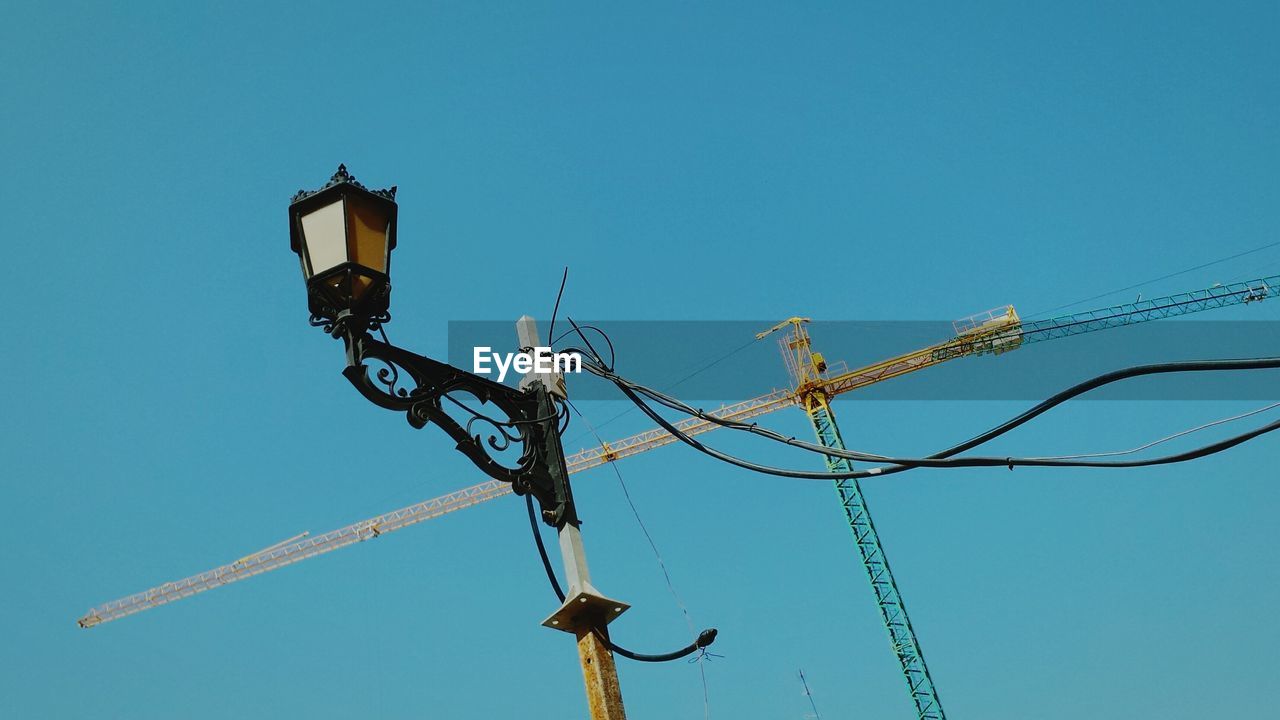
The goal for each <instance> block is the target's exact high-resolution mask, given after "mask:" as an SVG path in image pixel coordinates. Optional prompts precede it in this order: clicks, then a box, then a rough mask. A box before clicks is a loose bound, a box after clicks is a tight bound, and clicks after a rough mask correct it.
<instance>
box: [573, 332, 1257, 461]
mask: <svg viewBox="0 0 1280 720" xmlns="http://www.w3.org/2000/svg"><path fill="white" fill-rule="evenodd" d="M569 322H570V323H571V324H572V323H573V320H572V319H571V318H570V319H569ZM575 328H576V325H575ZM578 335H579V337H581V338H582V340H583V342H584V343H586V344H587V347H588V348H590V349H591V351H592V355H593V356H594V358H595V363H594V364H593V363H591V362H587V363H584V367H586V368H587V369H588V370H590V371H591V372H592V373H594V374H596V375H599V376H601V377H603V378H605V379H608V380H610V381H611V382H613V383H614V384H615V385H616V386H617V387H618V389H619V390H621V391H622V393H623V394H624V395H626V396H627V397H628V399H630V400H631V401H632V402H633V403H634V404H635V405H636V406H637V407H638V408H640V410H641V411H643V412H644V413H645V414H646V415H648V416H649V417H650V418H651V419H652V420H654V421H655V422H657V423H658V425H660V426H661V427H662V428H663V429H664V430H666V431H667V432H668V433H670V434H671V435H673V436H674V437H676V438H677V439H679V440H680V441H682V442H684V443H685V444H687V445H689V446H690V447H693V448H694V449H696V450H698V451H700V452H703V453H706V454H708V455H711V456H712V457H715V458H716V459H719V460H722V461H724V462H728V463H731V464H733V465H737V466H738V467H742V468H746V469H749V470H754V471H756V472H762V473H767V474H771V475H779V476H782V477H791V478H801V479H815V480H826V479H856V478H865V477H873V476H878V475H887V474H893V473H897V472H902V471H904V470H909V469H913V468H916V467H1003V466H1007V467H1009V468H1010V469H1013V468H1014V467H1018V466H1028V467H1144V466H1151V465H1163V464H1169V463H1176V462H1185V461H1187V460H1193V459H1197V458H1200V457H1205V456H1207V455H1212V454H1214V453H1217V452H1221V451H1223V450H1226V449H1228V448H1231V447H1234V446H1236V445H1239V444H1240V443H1243V442H1246V441H1248V440H1251V439H1253V438H1254V437H1257V436H1259V435H1262V434H1265V433H1268V432H1272V431H1274V430H1276V429H1280V422H1278V423H1271V424H1269V425H1265V426H1262V427H1260V428H1256V429H1255V430H1252V431H1249V432H1246V433H1242V434H1240V435H1236V436H1233V437H1231V438H1227V439H1226V440H1223V441H1219V442H1217V443H1212V444H1209V445H1205V446H1203V447H1200V448H1196V449H1193V450H1190V451H1187V452H1183V453H1177V454H1174V455H1166V456H1161V457H1157V458H1150V459H1146V460H1127V461H1086V460H1065V459H1049V458H1015V457H1005V458H997V457H969V458H952V457H950V456H952V455H955V454H956V453H959V452H963V451H964V450H967V449H970V448H973V447H976V446H977V445H981V444H982V443H985V442H987V441H988V440H991V439H993V438H995V437H998V436H1000V435H1003V434H1004V433H1006V432H1008V431H1010V430H1012V429H1013V428H1015V427H1018V426H1019V425H1022V424H1023V423H1025V422H1027V421H1029V420H1031V419H1032V418H1034V417H1036V416H1038V415H1040V414H1042V413H1044V412H1045V411H1047V410H1049V409H1050V408H1052V407H1054V406H1056V405H1059V404H1061V403H1063V402H1065V401H1066V400H1068V399H1070V398H1072V397H1076V396H1078V395H1081V394H1084V393H1086V392H1089V391H1090V390H1093V389H1096V388H1098V387H1101V386H1103V385H1107V384H1109V383H1113V382H1118V381H1120V380H1125V379H1128V378H1132V377H1138V376H1141V375H1153V374H1163V373H1172V372H1197V371H1222V370H1257V369H1272V368H1277V367H1280V358H1252V359H1238V360H1201V361H1187V362H1172V363H1159V364H1153V365H1139V366H1135V367H1130V368H1124V369H1121V370H1116V371H1113V372H1110V373H1105V374H1103V375H1099V376H1097V377H1095V378H1092V379H1090V380H1086V381H1084V382H1082V383H1079V384H1077V385H1075V386H1072V387H1071V388H1068V389H1066V390H1064V391H1062V392H1060V393H1057V394H1056V395H1054V396H1052V397H1051V398H1049V399H1048V400H1045V401H1043V402H1041V403H1039V404H1037V405H1036V406H1035V407H1033V408H1031V409H1029V410H1027V411H1026V412H1024V413H1022V414H1021V415H1019V416H1017V417H1015V418H1013V419H1011V420H1009V421H1007V422H1005V423H1003V424H1001V425H999V426H997V427H996V428H993V429H991V430H989V431H987V432H985V433H982V434H980V435H978V436H976V437H974V438H971V439H970V440H968V441H965V442H964V443H961V444H960V445H957V446H955V447H952V448H949V449H948V450H944V451H942V452H939V453H935V454H934V455H930V456H928V457H926V458H891V457H885V456H880V455H870V454H867V453H860V452H856V451H849V450H839V449H835V448H828V447H825V446H822V445H816V444H814V443H806V442H802V441H799V440H796V439H795V438H787V437H785V436H783V435H781V434H779V433H776V432H773V431H771V430H767V429H764V428H760V427H759V426H757V425H756V424H754V423H743V422H740V421H734V420H725V419H723V418H718V417H716V416H714V415H708V414H706V413H704V412H702V411H700V410H695V409H693V408H691V407H689V406H688V405H686V404H684V403H681V402H680V401H678V400H675V399H673V398H670V397H668V396H666V395H664V394H662V393H660V392H658V391H655V390H652V389H650V388H646V387H644V386H641V385H638V384H636V383H632V382H630V381H628V380H626V379H625V378H622V377H620V376H618V375H617V374H616V373H614V372H613V371H612V369H611V368H605V367H603V361H602V359H601V358H600V356H599V354H598V353H596V352H595V351H594V348H591V344H590V343H589V342H587V340H586V337H585V336H583V335H582V333H581V331H579V332H578ZM579 352H581V351H579ZM636 392H641V393H644V394H645V395H647V396H649V397H651V398H653V399H654V400H656V401H657V402H659V403H662V404H664V405H666V406H667V407H671V408H673V409H676V410H679V411H682V412H685V413H687V414H690V415H693V416H695V417H698V418H700V419H703V420H706V421H708V422H712V423H715V424H717V425H721V426H724V427H729V428H732V429H736V430H743V431H746V432H751V433H754V434H757V435H761V436H762V437H766V438H769V439H772V440H775V441H777V442H781V443H784V444H787V445H790V446H793V447H797V448H800V449H804V450H809V451H811V452H817V453H821V454H823V455H827V456H829V457H839V458H844V459H850V460H860V461H869V462H884V463H890V464H891V466H890V467H885V468H872V469H869V470H858V471H850V472H847V473H832V472H824V473H819V472H809V471H796V470H787V469H784V468H775V467H770V466H766V465H760V464H757V463H752V462H750V461H746V460H742V459H740V458H736V457H733V456H731V455H727V454H725V453H722V452H720V451H718V450H715V449H714V448H709V447H707V446H705V445H703V444H702V443H700V442H698V441H697V440H694V439H693V438H692V437H691V436H689V435H688V434H687V433H684V432H683V431H681V430H679V429H678V428H676V427H675V426H673V425H672V424H671V423H669V422H668V421H667V420H666V419H665V418H663V417H661V416H660V415H658V414H657V413H656V412H655V411H654V410H653V409H652V408H651V407H650V406H649V405H648V403H646V402H644V401H643V400H641V399H640V398H639V397H638V396H637V395H636V394H635V393H636Z"/></svg>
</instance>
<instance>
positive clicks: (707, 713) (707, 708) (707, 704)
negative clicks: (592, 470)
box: [566, 400, 711, 720]
mask: <svg viewBox="0 0 1280 720" xmlns="http://www.w3.org/2000/svg"><path fill="white" fill-rule="evenodd" d="M566 402H567V403H569V407H570V408H571V409H572V410H573V412H574V414H576V415H577V416H578V417H579V418H580V419H581V420H582V422H583V423H584V424H585V425H586V426H587V429H588V430H589V431H590V432H591V434H592V435H594V436H595V438H596V442H598V443H600V444H601V445H604V439H603V438H601V437H600V433H598V432H597V431H596V428H595V426H594V425H592V424H591V421H590V420H588V419H587V416H586V415H583V414H582V411H581V410H579V409H578V406H576V405H574V404H573V401H572V400H566ZM609 466H610V467H612V468H613V474H614V475H615V476H617V478H618V486H619V487H621V488H622V496H623V497H625V498H626V499H627V505H628V506H630V507H631V514H632V515H633V516H635V519H636V524H637V525H639V526H640V532H642V533H644V539H645V540H647V541H648V542H649V548H650V549H652V550H653V556H654V557H655V558H657V560H658V567H659V568H661V569H662V577H663V579H665V580H666V581H667V590H669V591H671V597H673V598H675V601H676V605H677V606H679V608H680V612H681V613H682V614H683V615H684V621H685V624H686V625H688V626H689V634H691V635H692V634H694V633H695V632H697V631H696V630H695V629H694V625H693V617H692V616H691V615H690V614H689V608H688V607H686V606H685V604H684V600H683V599H682V598H681V597H680V593H679V592H677V591H676V586H675V584H674V583H672V582H671V573H670V572H668V571H667V563H666V562H664V561H663V559H662V553H661V552H659V551H658V545H657V543H655V542H654V541H653V536H652V535H650V534H649V528H648V527H646V526H645V524H644V519H642V518H641V517H640V511H639V510H638V509H636V504H635V501H634V500H632V499H631V491H629V490H628V489H627V483H626V481H625V480H623V479H622V471H621V470H619V469H618V463H609ZM706 652H707V649H706V648H701V653H699V654H698V656H697V658H695V659H697V660H701V659H702V657H703V656H704V655H705V654H706ZM698 672H699V674H700V675H701V676H702V715H703V717H704V718H706V720H710V718H711V699H710V693H709V691H708V690H707V669H706V667H705V665H704V664H703V663H701V662H699V663H698Z"/></svg>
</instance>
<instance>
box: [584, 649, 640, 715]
mask: <svg viewBox="0 0 1280 720" xmlns="http://www.w3.org/2000/svg"><path fill="white" fill-rule="evenodd" d="M576 634H577V636H578V658H579V659H580V660H581V661H582V680H583V682H585V683H586V686H587V709H589V710H590V711H591V719H592V720H624V718H626V717H627V713H626V711H625V710H623V708H622V687H621V686H620V685H619V684H618V668H617V667H616V666H615V665H614V664H613V652H612V651H611V650H609V645H608V643H607V642H606V640H607V638H608V630H606V629H605V628H600V629H598V630H579V631H577V633H576Z"/></svg>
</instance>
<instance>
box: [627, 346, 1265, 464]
mask: <svg viewBox="0 0 1280 720" xmlns="http://www.w3.org/2000/svg"><path fill="white" fill-rule="evenodd" d="M1270 367H1280V359H1276V364H1275V365H1271V366H1270ZM619 389H620V390H622V392H623V394H625V395H626V396H627V397H628V398H629V399H631V401H632V402H634V403H636V404H637V406H638V407H639V408H640V410H641V411H642V412H644V413H645V414H646V415H648V416H649V417H650V418H651V419H652V420H653V421H654V422H656V423H658V425H660V426H662V428H663V429H664V430H666V431H667V432H668V433H670V434H672V435H673V436H675V437H676V438H677V439H678V440H680V441H681V442H684V443H685V444H686V445H689V446H690V447H692V448H694V449H696V450H698V451H700V452H703V453H706V454H707V455H710V456H712V457H714V458H716V459H718V460H722V461H724V462H727V463H730V464H732V465H736V466H738V467H741V468H745V469H748V470H753V471H755V472H760V473H765V474H768V475H777V476H779V477H788V478H799V479H805V480H844V479H858V478H866V477H875V476H878V475H884V474H889V473H890V472H902V471H904V470H910V469H913V468H917V467H936V468H946V467H1008V468H1010V469H1012V468H1014V467H1100V468H1101V467H1107V468H1121V467H1124V468H1127V467H1146V466H1152V465H1167V464H1171V463H1178V462H1186V461H1188V460H1195V459H1197V458H1201V457H1205V456H1208V455H1213V454H1215V453H1218V452H1222V451H1223V450H1227V449H1229V448H1232V447H1235V446H1236V445H1239V444H1241V443H1243V442H1246V441H1248V440H1252V439H1253V438H1255V437H1257V436H1259V435H1263V434H1265V433H1269V432H1273V431H1275V430H1280V420H1278V421H1276V422H1273V423H1270V424H1267V425H1264V426H1262V427H1259V428H1255V429H1254V430H1250V431H1248V432H1245V433H1241V434H1240V435H1235V436H1233V437H1230V438H1227V439H1225V440H1221V441H1219V442H1216V443H1211V444H1209V445H1205V446H1202V447H1199V448H1195V449H1193V450H1188V451H1186V452H1182V453H1177V454H1174V455H1165V456H1161V457H1156V458H1150V459H1146V460H1125V461H1098V460H1093V461H1090V460H1053V459H1047V458H1019V457H1004V458H1000V457H961V458H948V459H934V458H910V459H907V458H884V459H883V460H877V461H879V462H889V463H893V464H894V465H893V466H891V467H888V468H872V469H870V470H856V471H850V472H810V471H803V470H788V469H786V468H777V467H772V466H768V465H760V464H758V463H753V462H750V461H747V460H742V459H740V458H737V457H734V456H732V455H728V454H726V453H723V452H720V451H719V450H716V449H714V448H710V447H707V446H705V445H703V444H702V443H700V442H698V441H697V440H695V439H694V438H693V437H691V436H689V435H688V434H687V433H685V432H683V431H681V430H680V429H679V428H676V427H675V426H674V425H672V424H671V423H670V422H668V421H667V420H666V418H663V417H662V416H661V415H659V414H658V413H657V412H656V411H654V410H653V408H651V407H649V405H648V403H645V402H644V401H643V400H641V399H640V398H639V397H637V396H636V395H635V393H633V392H632V391H631V390H630V389H629V388H627V387H626V386H625V385H621V386H619ZM827 454H829V455H832V456H835V457H848V456H849V455H851V453H848V452H841V451H839V450H835V449H831V450H830V452H829V453H827ZM853 455H856V454H853ZM853 459H858V458H857V457H854V458H853Z"/></svg>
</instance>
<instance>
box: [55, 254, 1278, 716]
mask: <svg viewBox="0 0 1280 720" xmlns="http://www.w3.org/2000/svg"><path fill="white" fill-rule="evenodd" d="M1277 295H1280V275H1274V276H1271V277H1266V278H1261V279H1258V280H1251V281H1247V282H1238V283H1232V284H1228V285H1222V284H1218V285H1214V286H1213V287H1211V288H1207V289H1204V290H1195V291H1192V292H1185V293H1180V294H1177V295H1171V296H1169V297H1163V298H1156V299H1151V300H1139V301H1137V302H1133V303H1128V304H1123V305H1115V306H1112V307H1108V308H1102V309H1099V310H1092V311H1088V312H1082V313H1074V314H1070V315H1064V316H1060V317H1055V318H1050V319H1046V320H1038V321H1034V322H1023V321H1022V320H1021V319H1020V318H1019V317H1018V314H1017V312H1016V311H1015V310H1014V308H1013V306H1012V305H1006V306H1002V307H1000V308H996V309H995V310H990V311H987V312H984V313H979V314H977V315H973V316H970V317H968V318H965V319H963V320H958V321H956V322H955V323H954V324H953V330H954V335H953V336H952V337H950V338H948V339H947V340H944V341H942V342H939V343H936V344H934V345H930V346H928V347H925V348H921V349H919V350H915V351H913V352H909V353H906V354H903V355H898V356H896V357H892V358H889V359H887V360H883V361H880V362H877V363H873V364H870V365H866V366H863V367H858V368H854V369H849V368H847V366H845V364H844V363H837V364H828V363H827V361H826V359H825V357H823V355H822V354H821V353H819V352H815V351H814V350H813V347H812V343H811V339H810V337H809V333H808V330H807V328H806V325H807V324H808V323H809V322H810V321H809V319H808V318H803V317H792V318H789V319H787V320H784V321H782V322H780V323H778V324H777V325H775V326H773V327H772V328H769V329H768V330H765V331H764V332H762V333H760V334H759V335H757V338H758V339H759V338H764V337H766V336H768V335H770V334H772V333H775V332H782V333H783V334H782V335H781V337H780V340H779V342H780V345H781V347H782V351H783V353H782V354H783V358H784V361H785V363H786V366H787V370H788V373H789V375H790V377H791V386H790V387H787V388H782V389H774V390H773V391H771V392H769V393H768V394H765V395H761V396H759V397H755V398H752V399H750V400H744V401H741V402H737V403H733V404H729V405H725V406H723V407H721V408H719V409H717V410H715V411H713V412H711V413H710V414H711V415H714V416H716V417H718V418H721V419H724V420H744V419H747V418H752V417H758V416H761V415H766V414H768V413H771V412H774V411H776V410H781V409H783V408H787V407H792V406H799V407H800V408H802V409H804V411H805V412H806V414H807V415H808V417H809V420H810V422H811V424H812V425H813V428H814V432H815V434H816V435H817V437H818V440H819V442H820V443H821V444H822V445H824V446H826V447H829V448H834V449H841V450H843V449H845V445H844V441H843V439H842V437H841V435H840V430H839V427H838V426H837V425H836V420H835V413H834V412H833V411H832V409H831V401H832V400H833V399H834V398H835V397H836V396H838V395H841V394H844V393H847V392H851V391H853V390H857V389H859V388H863V387H866V386H868V385H872V384H875V383H878V382H882V381H884V380H888V379H890V378H894V377H898V376H900V375H905V374H907V373H911V372H915V371H917V370H923V369H925V368H928V367H932V366H934V365H937V364H939V363H942V362H946V361H948V360H954V359H957V358H962V357H970V356H978V355H998V354H1001V353H1005V352H1010V351H1012V350H1016V349H1018V348H1020V347H1023V346H1025V345H1028V344H1031V343H1035V342H1041V341H1044V340H1052V339H1057V338H1063V337H1069V336H1072V335H1080V334H1083V333H1088V332H1094V331H1097V330H1106V329H1109V328H1115V327H1122V326H1125V325H1134V324H1137V323H1143V322H1147V321H1151V320H1159V319H1162V318H1169V317H1175V316H1179V315H1187V314H1191V313H1197V312H1202V311H1205V310H1212V309H1215V308H1221V307H1228V306H1233V305H1242V304H1249V303H1254V302H1259V301H1262V300H1265V299H1267V298H1270V297H1275V296H1277ZM673 424H674V425H675V426H676V428H677V429H679V430H681V431H682V432H684V433H686V434H687V435H699V434H702V433H705V432H709V431H711V430H714V429H716V428H717V427H720V425H718V424H716V423H713V422H710V421H708V420H704V419H701V418H697V417H689V418H685V419H683V420H680V421H678V422H675V423H673ZM673 442H676V438H675V437H673V436H672V435H670V434H669V433H667V432H666V431H665V430H663V429H654V430H649V431H647V432H643V433H639V434H636V435H632V436H630V437H627V438H623V439H621V440H618V441H616V442H612V443H608V442H605V443H602V444H601V445H600V446H598V447H595V448H590V449H587V450H582V451H580V452H578V453H576V454H574V455H571V456H569V457H568V458H566V462H567V466H568V470H569V472H570V473H577V472H582V471H584V470H588V469H590V468H594V467H599V466H601V465H604V464H606V463H610V462H615V461H617V460H620V459H622V458H625V457H630V456H632V455H637V454H639V453H642V452H646V451H648V450H653V449H655V448H659V447H662V446H664V445H669V444H671V443H673ZM826 462H827V466H828V468H829V469H830V470H832V471H833V472H836V471H839V472H845V471H848V470H850V469H851V463H850V461H849V460H846V459H842V458H834V457H830V456H828V457H827V461H826ZM836 490H837V494H838V497H839V499H840V504H841V507H842V508H843V510H844V512H845V516H846V519H847V521H848V523H849V526H850V529H851V530H852V531H853V536H854V541H855V543H856V545H857V547H858V551H859V554H860V556H861V559H862V563H863V566H864V569H865V570H866V573H867V576H868V579H869V580H870V582H871V586H872V589H873V591H874V593H875V596H876V602H877V605H878V606H879V609H880V613H881V618H882V620H883V621H884V624H885V627H886V629H887V630H888V632H889V637H890V643H891V646H892V649H893V651H894V654H895V655H896V656H897V658H898V660H899V663H900V665H901V668H902V672H903V675H904V676H905V678H906V681H907V686H908V689H909V692H910V695H911V699H912V702H913V704H914V705H915V708H916V713H917V716H918V718H919V719H920V720H944V718H945V715H944V714H943V710H942V706H941V703H940V702H939V700H938V695H937V691H936V690H935V688H934V686H933V681H932V679H931V678H930V676H929V671H928V668H927V667H926V665H925V661H924V655H923V653H922V652H921V650H920V644H919V642H918V640H917V638H916V635H915V631H914V630H913V628H912V626H911V622H910V620H909V618H908V616H907V611H906V607H905V605H904V604H903V601H902V597H901V594H900V593H899V591H898V587H897V583H896V582H895V580H894V578H893V574H892V572H891V571H890V568H889V563H888V560H887V559H886V558H885V555H884V548H883V547H882V545H881V543H880V539H879V536H878V534H877V533H876V531H875V525H874V524H873V522H872V519H871V515H870V513H869V511H868V509H867V504H866V499H865V498H864V497H863V495H862V491H861V488H860V487H859V485H858V483H857V481H856V480H838V481H836ZM510 493H511V487H510V485H508V484H506V483H503V482H500V481H497V480H490V481H488V482H483V483H480V484H477V485H472V486H470V487H466V488H463V489H461V490H457V491H455V492H452V493H449V494H447V495H442V496H440V497H436V498H432V499H430V500H426V501H423V502H420V503H416V504H414V505H410V506H408V507H404V508H401V509H399V510H394V511H392V512H388V513H385V514H382V515H378V516H376V517H372V518H368V519H366V520H362V521H360V522H357V523H353V524H351V525H348V526H346V527H343V528H339V529H337V530H332V531H330V532H327V533H323V534H321V535H315V536H308V534H307V533H303V534H301V535H297V536H294V537H292V538H290V539H288V540H285V541H283V542H280V543H276V544H274V545H271V546H269V547H267V548H265V549H263V550H260V551H258V552H255V553H252V554H250V555H246V556H244V557H242V558H240V559H239V560H236V561H235V562H232V563H229V564H226V565H222V566H220V567H217V568H214V569H212V570H208V571H205V572H203V573H200V574H198V575H193V576H191V577H188V578H184V579H182V580H177V581H173V582H168V583H164V584H162V585H159V586H156V587H154V588H151V589H149V590H144V591H142V592H139V593H135V594H133V595H129V596H127V597H124V598H121V599H119V600H114V601H111V602H108V603H104V604H102V605H99V606H97V607H94V608H92V609H90V610H89V612H87V613H86V614H85V615H84V616H83V617H81V618H80V619H79V621H78V622H79V624H80V626H81V627H84V628H89V627H94V626H96V625H100V624H102V623H105V622H109V621H111V620H117V619H119V618H122V617H126V616H128V615H132V614H134V613H137V612H141V611H143V610H147V609H150V608H153V607H157V606H160V605H164V604H167V603H170V602H173V601H175V600H181V599H182V598H186V597H190V596H192V595H195V594H198V593H201V592H204V591H206V590H212V589H214V588H217V587H221V586H223V585H228V584H230V583H233V582H238V581H240V580H244V579H246V578H250V577H253V576H255V575H260V574H262V573H265V572H268V571H271V570H276V569H279V568H282V567H285V566H287V565H292V564H294V563H296V562H300V561H302V560H305V559H307V558H310V557H315V556H317V555H322V554H324V553H327V552H331V551H333V550H337V549H339V548H342V547H346V546H348V545H353V544H355V543H358V542H362V541H365V540H369V539H372V538H375V537H378V536H380V535H382V534H385V533H388V532H391V531H393V530H399V529H401V528H405V527H408V526H410V525H414V524H417V523H420V522H422V521H424V520H430V519H432V518H436V517H439V516H441V515H445V514H447V513H450V512H454V511H457V510H461V509H463V508H467V507H471V506H473V505H478V504H480V503H483V502H487V501H489V500H493V499H496V498H499V497H502V496H504V495H508V494H510Z"/></svg>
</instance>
